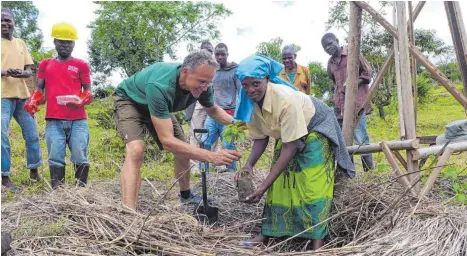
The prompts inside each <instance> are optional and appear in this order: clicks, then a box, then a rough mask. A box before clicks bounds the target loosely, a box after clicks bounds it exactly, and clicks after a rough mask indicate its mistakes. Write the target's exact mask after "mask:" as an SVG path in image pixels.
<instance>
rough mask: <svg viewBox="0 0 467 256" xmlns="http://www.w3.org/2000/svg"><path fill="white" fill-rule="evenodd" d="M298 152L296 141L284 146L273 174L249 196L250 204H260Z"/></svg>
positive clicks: (270, 173)
mask: <svg viewBox="0 0 467 256" xmlns="http://www.w3.org/2000/svg"><path fill="white" fill-rule="evenodd" d="M296 152H297V141H296V140H294V141H291V142H287V143H284V144H283V145H282V152H281V154H280V156H279V159H278V160H277V162H276V163H275V164H274V166H272V169H271V172H269V175H268V176H267V177H266V179H265V180H264V181H263V183H262V184H261V186H259V187H258V188H257V189H256V190H255V192H253V193H252V194H251V195H249V196H248V197H247V198H246V201H247V202H250V203H256V202H259V201H260V200H261V197H262V196H263V194H264V192H266V190H268V188H269V187H270V186H271V185H272V183H274V181H275V180H276V179H277V177H279V175H280V174H281V173H282V172H283V171H284V170H285V168H286V167H287V164H288V163H289V162H290V160H292V157H293V156H294V155H295V153H296Z"/></svg>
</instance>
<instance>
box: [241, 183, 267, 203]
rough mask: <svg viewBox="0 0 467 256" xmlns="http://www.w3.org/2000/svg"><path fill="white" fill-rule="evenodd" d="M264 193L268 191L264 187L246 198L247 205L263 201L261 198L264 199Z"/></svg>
mask: <svg viewBox="0 0 467 256" xmlns="http://www.w3.org/2000/svg"><path fill="white" fill-rule="evenodd" d="M264 192H266V190H265V189H264V188H263V186H261V187H259V188H258V189H256V190H255V192H253V193H252V194H251V195H249V196H247V197H246V200H245V202H247V203H257V202H259V201H260V200H261V197H263V195H264Z"/></svg>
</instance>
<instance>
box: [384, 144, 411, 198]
mask: <svg viewBox="0 0 467 256" xmlns="http://www.w3.org/2000/svg"><path fill="white" fill-rule="evenodd" d="M380 145H381V148H382V149H383V152H384V155H385V156H386V158H387V159H388V162H389V164H390V165H391V167H392V169H393V170H394V173H395V176H396V177H398V180H399V183H401V185H402V186H403V187H405V188H406V189H410V188H411V184H410V182H409V180H408V179H407V176H405V174H404V172H402V170H401V168H400V167H399V165H398V164H397V161H396V158H395V157H394V155H393V154H392V152H391V150H390V149H389V147H388V144H387V143H386V142H385V141H384V140H383V141H382V142H381V143H380ZM410 192H411V193H412V195H413V196H415V197H416V196H417V193H416V192H415V191H414V190H413V189H410Z"/></svg>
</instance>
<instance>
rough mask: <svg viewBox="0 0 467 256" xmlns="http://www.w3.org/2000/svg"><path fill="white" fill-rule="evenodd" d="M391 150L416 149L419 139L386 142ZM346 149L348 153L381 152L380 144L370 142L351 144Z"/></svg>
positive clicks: (418, 146)
mask: <svg viewBox="0 0 467 256" xmlns="http://www.w3.org/2000/svg"><path fill="white" fill-rule="evenodd" d="M386 143H387V145H388V147H389V148H390V149H391V150H407V149H418V148H420V141H419V140H418V139H413V140H402V141H400V140H395V141H388V142H386ZM347 151H348V152H349V154H369V153H377V152H381V151H382V149H381V146H380V144H379V143H371V144H369V145H363V146H360V145H353V146H348V147H347Z"/></svg>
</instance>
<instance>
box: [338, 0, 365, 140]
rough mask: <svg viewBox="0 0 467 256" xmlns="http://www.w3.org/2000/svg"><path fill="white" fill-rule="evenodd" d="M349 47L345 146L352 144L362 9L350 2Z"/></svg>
mask: <svg viewBox="0 0 467 256" xmlns="http://www.w3.org/2000/svg"><path fill="white" fill-rule="evenodd" d="M349 33H350V35H349V46H348V55H347V80H346V88H345V102H344V120H343V125H342V130H343V133H344V138H345V143H346V144H347V146H350V145H352V144H353V137H354V128H355V127H354V119H355V109H356V99H357V92H358V85H359V81H360V79H359V78H360V75H359V57H360V36H361V33H362V9H360V7H358V6H356V5H355V4H354V3H353V2H350V20H349Z"/></svg>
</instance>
